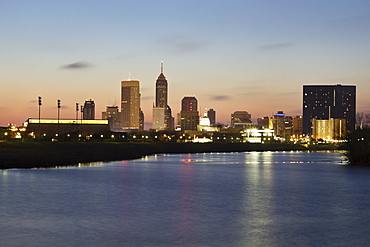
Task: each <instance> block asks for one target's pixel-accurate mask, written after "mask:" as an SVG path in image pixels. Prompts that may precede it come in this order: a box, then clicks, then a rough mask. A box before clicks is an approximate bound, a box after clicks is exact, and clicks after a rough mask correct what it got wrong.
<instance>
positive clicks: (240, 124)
mask: <svg viewBox="0 0 370 247" xmlns="http://www.w3.org/2000/svg"><path fill="white" fill-rule="evenodd" d="M250 123H252V120H251V114H249V113H248V112H247V111H235V112H234V113H232V114H231V126H232V127H233V128H237V129H245V128H246V126H248V125H249V124H250Z"/></svg>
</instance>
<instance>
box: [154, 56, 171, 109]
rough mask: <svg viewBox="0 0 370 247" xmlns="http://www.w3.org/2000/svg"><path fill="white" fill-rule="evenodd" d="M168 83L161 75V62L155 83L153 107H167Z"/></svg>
mask: <svg viewBox="0 0 370 247" xmlns="http://www.w3.org/2000/svg"><path fill="white" fill-rule="evenodd" d="M167 95H168V83H167V79H166V77H165V76H164V74H163V62H161V73H160V74H159V76H158V79H157V81H156V83H155V107H162V108H166V107H167Z"/></svg>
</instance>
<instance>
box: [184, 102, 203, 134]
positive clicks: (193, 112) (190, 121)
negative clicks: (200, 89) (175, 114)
mask: <svg viewBox="0 0 370 247" xmlns="http://www.w3.org/2000/svg"><path fill="white" fill-rule="evenodd" d="M180 118H181V119H180V125H181V130H182V131H184V130H197V126H198V124H199V112H198V101H197V99H196V98H195V97H193V96H186V97H184V98H183V99H182V101H181V112H180Z"/></svg>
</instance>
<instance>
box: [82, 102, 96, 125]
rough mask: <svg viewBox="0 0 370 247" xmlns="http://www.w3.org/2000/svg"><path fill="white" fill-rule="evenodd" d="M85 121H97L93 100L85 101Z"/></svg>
mask: <svg viewBox="0 0 370 247" xmlns="http://www.w3.org/2000/svg"><path fill="white" fill-rule="evenodd" d="M82 118H83V119H84V120H94V119H95V103H94V100H92V99H87V100H85V104H84V108H83V117H82Z"/></svg>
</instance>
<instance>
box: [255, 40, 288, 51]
mask: <svg viewBox="0 0 370 247" xmlns="http://www.w3.org/2000/svg"><path fill="white" fill-rule="evenodd" d="M294 45H295V44H294V43H289V42H285V43H275V44H269V45H261V46H259V47H258V49H259V50H264V51H267V50H277V49H284V48H288V47H291V46H294Z"/></svg>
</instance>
